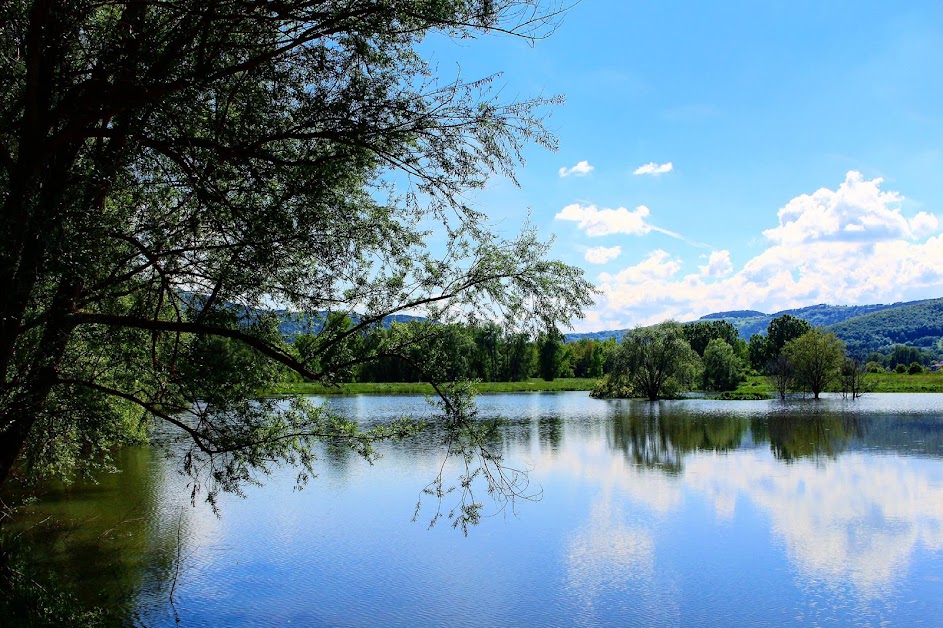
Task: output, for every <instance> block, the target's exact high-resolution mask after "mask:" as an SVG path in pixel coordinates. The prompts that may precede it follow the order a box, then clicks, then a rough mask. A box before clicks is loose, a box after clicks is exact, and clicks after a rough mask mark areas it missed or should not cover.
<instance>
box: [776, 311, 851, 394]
mask: <svg viewBox="0 0 943 628" xmlns="http://www.w3.org/2000/svg"><path fill="white" fill-rule="evenodd" d="M783 354H784V355H785V356H786V357H787V358H788V360H789V362H790V363H791V364H792V365H793V371H794V374H795V383H796V384H797V385H798V387H799V388H800V389H801V390H805V391H807V392H811V393H812V395H813V396H814V397H815V398H816V399H818V398H819V394H820V393H821V392H822V391H823V390H825V388H826V387H827V386H828V385H829V384H831V383H832V382H833V381H834V380H835V379H837V378H838V377H839V375H840V371H841V367H842V363H843V361H844V359H845V345H844V343H843V342H842V341H841V340H839V339H838V337H837V336H836V335H835V334H833V333H831V332H826V331H824V330H823V329H821V328H814V329H810V330H809V331H807V332H805V333H804V334H802V335H801V336H799V337H798V338H793V339H792V340H790V341H788V342H787V343H786V345H785V347H783Z"/></svg>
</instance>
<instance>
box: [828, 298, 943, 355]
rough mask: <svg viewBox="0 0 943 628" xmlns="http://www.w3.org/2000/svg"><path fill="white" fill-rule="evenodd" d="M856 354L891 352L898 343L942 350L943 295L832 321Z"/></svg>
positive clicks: (833, 328)
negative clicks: (838, 321)
mask: <svg viewBox="0 0 943 628" xmlns="http://www.w3.org/2000/svg"><path fill="white" fill-rule="evenodd" d="M828 329H829V331H833V332H835V335H836V336H838V337H839V338H841V339H842V340H843V341H844V342H845V345H846V346H847V347H848V350H849V351H850V352H852V353H853V354H857V355H862V356H867V354H869V353H871V352H873V351H880V352H882V353H887V349H889V348H890V347H892V346H893V345H897V344H907V345H911V346H914V347H921V348H924V349H930V350H931V351H933V352H935V353H939V352H940V349H941V348H943V347H941V346H940V345H941V339H943V299H933V300H929V301H917V302H914V303H911V304H904V305H901V306H898V307H894V308H893V309H890V308H886V309H884V310H883V311H879V312H874V313H872V314H867V315H865V316H858V317H855V318H850V319H848V320H845V321H842V322H840V323H836V324H834V325H830V326H829V327H828Z"/></svg>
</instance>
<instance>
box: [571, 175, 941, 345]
mask: <svg viewBox="0 0 943 628" xmlns="http://www.w3.org/2000/svg"><path fill="white" fill-rule="evenodd" d="M881 183H882V181H881V180H880V179H872V180H870V181H869V180H865V179H864V178H863V177H862V176H861V175H860V174H858V173H857V172H850V173H848V175H847V176H846V178H845V180H844V182H843V183H842V184H841V185H839V186H838V188H837V189H836V190H830V189H821V190H818V191H817V192H815V193H814V194H811V195H801V196H798V197H796V198H794V199H792V200H791V201H789V202H788V203H786V205H785V206H784V207H783V208H782V209H780V210H779V213H778V215H779V224H778V226H776V227H774V228H772V229H768V230H766V231H765V232H764V235H765V236H766V237H767V239H768V247H767V248H766V249H765V250H763V251H761V252H760V253H759V254H758V255H756V256H755V257H753V258H752V259H750V260H748V261H747V262H746V263H745V264H744V265H743V266H742V267H741V268H740V269H739V270H736V269H735V268H734V266H733V263H732V262H731V260H730V256H729V252H727V251H724V250H720V251H714V252H712V253H711V255H710V258H709V259H708V262H707V264H706V265H703V266H699V267H698V269H697V270H698V271H699V272H692V271H693V268H692V271H688V272H687V273H685V272H684V269H685V268H686V266H685V263H684V261H683V260H682V259H681V258H677V257H671V256H669V255H668V254H667V253H665V252H664V251H654V252H652V253H650V254H648V255H647V256H646V257H645V258H644V259H643V260H641V261H640V262H638V263H636V264H635V265H630V266H628V267H626V268H625V269H624V270H623V271H621V272H618V273H612V274H609V273H603V274H601V275H600V276H599V277H598V280H597V285H598V288H599V289H600V291H601V293H602V294H601V296H600V297H599V299H598V302H597V308H598V309H599V312H600V313H599V315H598V316H594V317H593V318H587V320H586V323H584V324H583V325H580V326H579V328H580V329H584V330H587V331H589V330H598V329H600V328H599V327H589V325H590V324H591V322H590V321H607V322H610V323H611V322H616V323H617V324H616V325H611V326H610V328H616V329H618V328H626V327H632V326H634V325H637V324H650V323H656V322H660V321H661V320H664V319H666V318H675V319H678V320H691V319H695V318H697V317H699V316H702V315H704V314H707V313H710V312H716V311H722V310H735V309H756V310H762V311H765V312H776V311H779V310H783V309H787V308H794V307H802V306H806V305H811V304H814V303H833V304H843V305H853V304H861V303H880V302H892V301H897V300H906V299H911V298H927V297H931V296H940V293H941V290H940V289H941V288H943V234H940V233H939V227H940V225H939V220H938V218H937V217H936V216H935V215H933V214H930V213H927V212H920V213H917V214H916V215H913V216H912V217H908V216H905V215H904V213H903V212H902V210H901V207H900V205H901V200H902V198H903V197H902V196H901V195H900V194H899V193H897V192H893V191H884V190H882V189H881ZM593 217H594V218H596V216H595V215H593ZM646 217H647V214H646V215H645V216H641V217H639V218H640V221H641V223H642V224H643V225H645V224H647V223H645V222H644V219H645V218H646ZM603 222H605V221H603ZM587 225H588V226H590V227H593V226H595V222H594V221H592V220H588V221H587ZM595 228H596V229H598V230H603V229H602V227H601V226H595ZM587 233H589V232H588V231H587ZM687 268H691V267H687Z"/></svg>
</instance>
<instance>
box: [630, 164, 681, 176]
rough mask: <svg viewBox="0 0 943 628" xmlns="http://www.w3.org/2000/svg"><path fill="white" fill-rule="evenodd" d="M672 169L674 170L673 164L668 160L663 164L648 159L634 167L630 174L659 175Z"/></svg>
mask: <svg viewBox="0 0 943 628" xmlns="http://www.w3.org/2000/svg"><path fill="white" fill-rule="evenodd" d="M672 170H674V166H673V165H672V163H671V162H670V161H669V162H668V163H665V164H656V163H655V162H654V161H650V162H648V163H647V164H645V165H643V166H639V167H638V168H636V169H635V171H634V172H632V174H651V175H659V174H665V173H666V172H671V171H672Z"/></svg>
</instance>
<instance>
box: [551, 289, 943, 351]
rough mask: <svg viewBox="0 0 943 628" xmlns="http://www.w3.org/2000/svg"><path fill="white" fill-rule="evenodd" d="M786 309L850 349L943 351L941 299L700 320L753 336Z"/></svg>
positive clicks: (610, 334)
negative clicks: (723, 323)
mask: <svg viewBox="0 0 943 628" xmlns="http://www.w3.org/2000/svg"><path fill="white" fill-rule="evenodd" d="M783 314H790V315H792V316H795V317H797V318H802V319H805V320H807V321H809V323H811V324H812V325H813V326H815V327H826V328H827V329H829V330H830V331H833V332H835V334H836V335H837V336H838V337H839V338H841V339H842V340H843V341H844V342H845V344H846V345H847V346H848V349H849V351H851V352H852V353H854V354H856V355H862V356H866V355H867V354H869V353H872V352H874V351H879V352H882V353H886V352H887V351H888V349H889V348H890V347H892V346H893V345H895V344H907V345H911V346H915V347H921V348H925V349H930V350H932V351H934V352H937V353H943V299H928V300H924V301H910V302H905V303H890V304H874V305H825V304H819V305H810V306H808V307H801V308H796V309H791V310H782V311H780V312H776V313H774V314H764V313H763V312H758V311H756V310H732V311H729V312H715V313H713V314H708V315H706V316H702V317H701V318H700V319H698V320H702V321H711V320H726V321H728V322H729V323H730V324H731V325H733V326H734V327H736V328H737V331H738V332H739V334H740V337H741V338H743V339H749V338H750V336H752V335H753V334H757V333H762V334H765V333H766V328H767V327H768V326H769V323H770V321H771V320H773V319H774V318H776V317H777V316H782V315H783ZM626 331H628V330H625V329H619V330H610V331H598V332H592V333H583V334H567V335H566V339H567V342H573V341H576V340H579V339H581V338H594V339H596V340H605V339H607V338H615V339H617V340H621V338H622V336H623V335H624V334H625V332H626Z"/></svg>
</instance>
